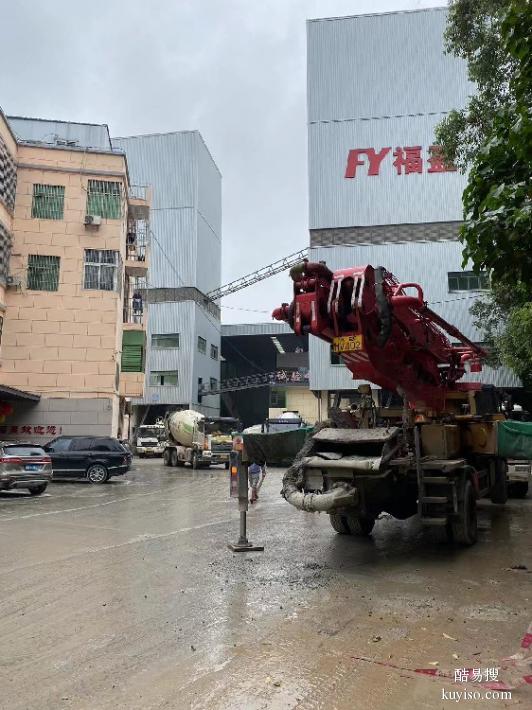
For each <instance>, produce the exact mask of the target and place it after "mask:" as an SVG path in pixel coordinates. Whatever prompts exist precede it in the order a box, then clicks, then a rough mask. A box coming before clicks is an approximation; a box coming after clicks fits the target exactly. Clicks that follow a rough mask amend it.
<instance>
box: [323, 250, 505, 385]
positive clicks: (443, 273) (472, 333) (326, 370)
mask: <svg viewBox="0 0 532 710" xmlns="http://www.w3.org/2000/svg"><path fill="white" fill-rule="evenodd" d="M310 259H311V260H312V261H321V260H323V261H326V262H327V266H328V267H329V268H330V269H332V270H333V271H334V270H336V269H340V268H345V267H346V266H355V265H363V264H372V265H373V266H385V267H386V268H387V269H388V270H389V271H391V272H392V273H393V274H394V275H395V276H396V277H397V278H398V279H399V280H400V281H404V282H412V281H413V282H416V283H419V284H420V285H421V287H422V288H423V290H424V295H425V300H426V301H428V303H429V305H430V307H431V308H432V309H433V310H434V311H436V313H439V314H440V315H441V316H442V317H443V318H445V320H447V321H448V322H449V323H451V324H452V325H454V326H456V327H457V328H458V329H459V330H460V331H462V332H463V333H464V335H466V336H467V337H469V338H471V340H473V341H476V342H478V341H480V339H481V333H479V332H478V331H477V330H476V329H475V328H474V327H473V318H472V316H471V314H470V313H469V309H470V307H471V306H472V305H473V303H474V302H475V300H476V298H477V297H478V295H480V294H474V293H472V292H451V293H450V292H449V290H448V281H447V274H448V272H450V271H462V245H461V244H460V243H459V242H425V243H408V244H379V245H372V246H364V245H358V246H343V247H338V246H336V247H330V248H327V247H319V248H315V249H311V250H310ZM309 352H310V373H311V374H310V387H311V389H337V388H342V387H345V386H347V387H351V386H352V384H350V383H351V382H352V381H351V379H350V375H349V373H348V372H347V370H346V368H344V367H338V366H334V365H330V359H329V348H328V346H327V344H325V343H321V341H318V340H317V338H310V342H309ZM490 377H494V378H495V379H496V380H497V383H498V384H500V385H504V386H508V387H511V386H516V385H514V384H513V383H514V382H515V378H514V377H513V376H511V375H510V373H507V372H505V371H503V370H501V371H497V372H496V373H493V372H489V371H484V372H483V374H482V377H481V380H482V382H485V383H486V384H489V383H490V382H491V380H490V379H489V378H490ZM464 380H465V378H464ZM471 381H473V378H471ZM493 384H495V382H493Z"/></svg>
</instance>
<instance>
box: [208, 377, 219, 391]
mask: <svg viewBox="0 0 532 710" xmlns="http://www.w3.org/2000/svg"><path fill="white" fill-rule="evenodd" d="M209 385H210V387H211V390H215V389H216V388H217V387H218V380H217V379H216V377H211V378H210V380H209Z"/></svg>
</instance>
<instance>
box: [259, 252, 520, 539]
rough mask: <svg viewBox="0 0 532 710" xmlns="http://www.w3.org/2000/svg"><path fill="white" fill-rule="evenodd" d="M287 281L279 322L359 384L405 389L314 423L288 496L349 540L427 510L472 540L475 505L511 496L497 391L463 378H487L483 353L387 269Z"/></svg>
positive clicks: (363, 397)
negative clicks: (387, 520)
mask: <svg viewBox="0 0 532 710" xmlns="http://www.w3.org/2000/svg"><path fill="white" fill-rule="evenodd" d="M290 275H291V277H292V280H293V282H294V298H293V301H292V303H290V304H287V303H284V304H283V305H282V306H281V307H280V308H277V309H276V310H275V311H274V312H273V314H272V315H273V317H274V318H276V319H277V320H282V321H286V322H287V323H288V324H289V325H290V326H291V328H292V329H293V330H294V331H295V333H296V334H298V335H302V334H307V333H308V334H311V335H315V336H317V337H318V338H321V339H322V340H325V341H327V342H328V343H330V344H331V346H332V349H333V351H334V352H336V353H338V354H339V356H340V358H341V359H342V360H343V362H344V363H345V365H346V366H347V367H348V368H349V370H350V371H351V372H352V373H353V378H354V379H357V380H366V381H369V382H373V383H374V384H376V385H378V386H379V387H381V388H383V389H385V390H390V391H393V392H397V393H399V394H400V395H401V396H402V398H403V402H404V405H403V407H396V408H395V409H393V408H385V407H378V406H377V405H376V403H375V402H374V400H373V396H372V395H371V390H370V389H369V387H364V386H362V387H361V388H359V391H360V393H361V394H360V401H359V403H358V406H357V407H355V408H354V409H353V408H352V409H351V410H350V411H349V412H344V413H342V412H339V411H338V412H336V414H335V413H334V412H333V413H332V418H333V421H332V422H327V423H325V424H324V425H323V424H322V425H319V426H317V427H316V430H315V432H314V434H313V436H312V437H311V438H310V439H309V440H308V441H307V443H306V444H305V446H304V447H303V449H302V450H301V451H300V453H299V454H298V456H297V458H296V460H295V461H294V463H293V465H292V466H291V467H290V468H289V469H288V471H287V473H286V475H285V478H284V481H283V495H284V497H285V498H286V500H287V501H288V502H289V503H291V504H292V505H294V506H296V507H297V508H299V509H301V510H305V511H309V512H313V511H322V512H326V513H328V514H329V515H330V521H331V524H332V526H333V528H334V529H335V530H336V531H337V532H339V533H343V534H351V535H368V534H369V533H370V532H371V530H372V529H373V526H374V524H375V520H376V518H377V516H378V515H379V514H380V513H381V512H383V511H385V512H387V513H389V514H391V515H392V516H394V517H396V518H399V519H405V518H408V517H410V516H412V515H414V514H416V513H419V515H420V518H421V521H422V523H423V524H424V525H427V526H442V527H445V529H446V531H447V535H448V537H449V539H450V540H454V541H456V542H458V543H461V544H464V545H472V544H474V543H475V542H476V539H477V517H476V502H477V499H478V498H480V497H489V498H491V500H492V501H493V502H494V503H505V502H506V497H507V481H506V457H505V456H504V455H502V454H503V452H502V451H501V446H500V436H499V435H498V428H499V425H501V424H503V423H504V421H505V420H506V416H505V414H504V413H503V412H502V411H501V407H500V404H499V401H498V397H497V392H496V391H495V389H494V388H493V387H489V386H482V385H481V384H477V383H460V382H459V380H460V378H461V377H462V376H463V375H464V373H465V371H466V367H468V368H469V369H470V370H471V371H472V372H479V371H481V369H482V365H481V361H482V359H483V357H484V356H485V352H484V351H483V350H482V348H480V347H478V346H477V345H475V344H474V343H472V342H471V341H470V340H468V338H466V337H465V336H464V335H463V334H462V333H460V332H459V331H458V330H457V329H456V328H455V327H453V326H452V325H450V324H449V323H447V322H446V321H445V320H443V318H441V317H440V316H439V315H438V314H437V313H435V312H434V311H432V310H431V309H430V308H428V307H427V304H426V302H425V301H424V297H423V290H422V288H421V286H419V285H418V284H414V283H400V282H399V281H398V280H397V279H396V278H395V277H394V276H393V275H392V274H391V273H390V272H389V271H387V270H386V269H384V268H382V267H379V268H374V267H373V266H369V265H368V266H361V267H353V268H348V269H340V270H338V271H335V272H334V273H333V272H332V271H330V270H329V269H328V268H327V266H326V264H325V263H323V262H320V263H311V262H309V261H308V260H305V261H304V262H303V263H302V264H300V265H298V266H296V267H294V268H292V270H291V272H290ZM450 338H452V339H453V341H456V342H457V344H454V343H451V340H450Z"/></svg>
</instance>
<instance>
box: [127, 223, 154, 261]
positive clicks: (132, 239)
mask: <svg viewBox="0 0 532 710" xmlns="http://www.w3.org/2000/svg"><path fill="white" fill-rule="evenodd" d="M148 234H149V223H148V221H147V220H145V219H128V223H127V237H126V254H127V257H126V258H127V259H131V260H132V261H146V248H147V245H148Z"/></svg>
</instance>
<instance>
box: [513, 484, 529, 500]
mask: <svg viewBox="0 0 532 710" xmlns="http://www.w3.org/2000/svg"><path fill="white" fill-rule="evenodd" d="M527 493H528V481H515V482H514V483H509V484H508V495H509V496H510V497H511V498H526V496H527Z"/></svg>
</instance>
